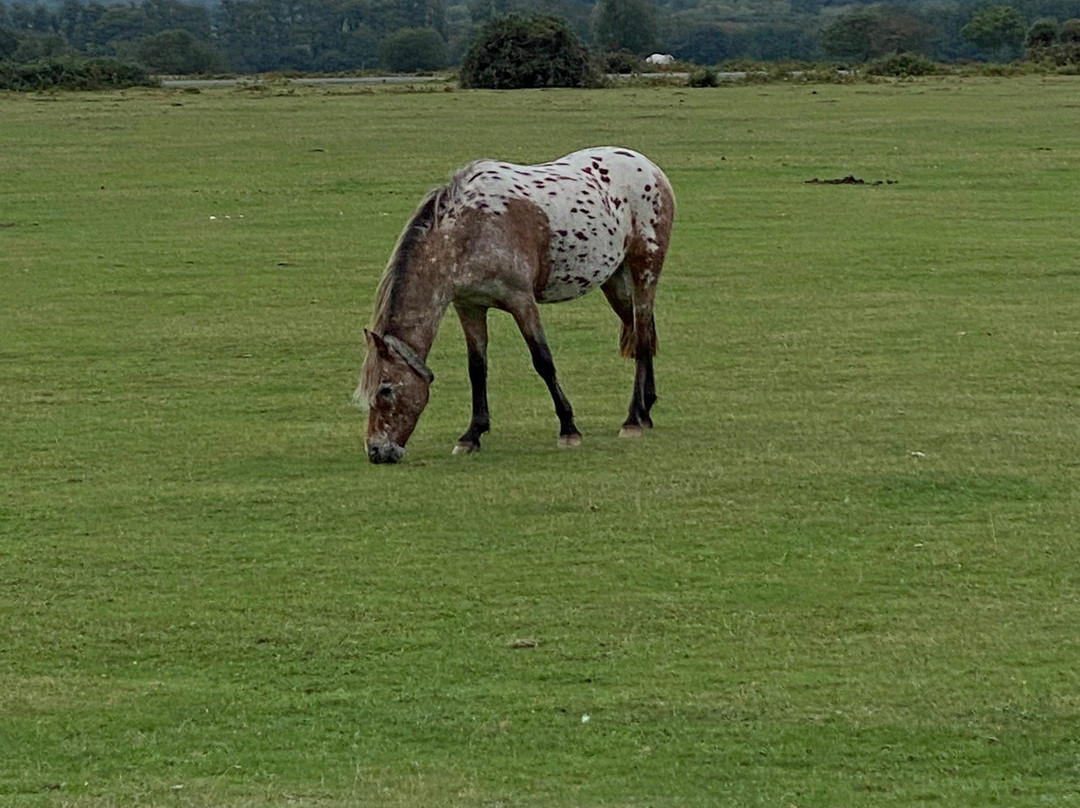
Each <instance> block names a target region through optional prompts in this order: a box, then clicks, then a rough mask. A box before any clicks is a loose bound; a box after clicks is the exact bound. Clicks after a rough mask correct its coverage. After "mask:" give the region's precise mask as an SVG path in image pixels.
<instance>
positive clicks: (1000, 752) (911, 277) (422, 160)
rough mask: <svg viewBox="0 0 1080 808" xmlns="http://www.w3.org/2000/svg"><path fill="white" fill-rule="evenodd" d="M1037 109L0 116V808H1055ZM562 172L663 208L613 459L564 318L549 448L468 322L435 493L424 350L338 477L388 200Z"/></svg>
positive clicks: (1058, 423)
mask: <svg viewBox="0 0 1080 808" xmlns="http://www.w3.org/2000/svg"><path fill="white" fill-rule="evenodd" d="M1077 89H1078V86H1077V80H1076V79H1066V78H1022V79H1011V80H993V79H975V80H959V79H941V80H936V79H935V80H923V81H919V82H912V83H898V84H893V83H884V84H878V85H865V84H863V85H850V86H836V85H820V86H810V85H797V84H793V85H785V84H770V85H752V86H739V87H729V88H723V89H717V90H696V91H695V90H679V89H671V88H667V89H663V88H661V89H649V88H641V89H624V90H610V91H602V92H577V91H565V92H563V91H552V92H527V93H503V94H497V93H482V92H468V93H465V92H453V93H449V92H447V93H444V92H420V93H401V92H376V93H370V92H359V93H353V92H347V91H341V90H335V91H333V92H317V91H297V92H295V93H294V92H291V91H290V90H289V88H288V87H281V88H278V89H276V90H272V91H260V92H254V91H250V90H238V91H213V92H203V93H198V94H196V93H184V92H169V91H163V90H150V91H130V92H125V93H115V94H92V95H82V94H79V95H76V94H70V95H69V94H61V95H55V96H51V95H50V96H29V97H28V96H13V95H5V96H0V143H2V144H3V148H2V149H0V225H2V226H0V280H2V288H0V406H2V408H3V417H0V448H2V452H0V804H2V805H12V806H31V808H38V807H44V806H49V807H50V808H51V807H52V806H73V808H91V807H92V808H101V807H102V806H132V805H149V806H159V805H160V806H181V808H186V807H187V806H237V807H240V806H244V807H247V806H252V807H254V806H279V805H301V806H354V805H373V806H374V805H377V806H391V807H392V808H393V807H396V806H402V807H405V806H409V807H410V808H411V807H413V806H468V807H471V806H486V807H488V808H494V807H495V806H506V807H507V808H509V807H510V806H545V807H546V806H552V807H553V808H554V807H556V806H560V807H561V806H634V807H635V808H644V807H645V806H652V807H654V808H669V807H670V808H676V806H678V807H679V808H681V807H682V806H703V807H704V806H753V805H762V806H780V807H781V808H787V807H788V806H798V808H811V807H812V806H822V808H837V807H839V806H845V807H846V806H867V808H871V807H872V808H877V807H878V806H916V805H920V806H921V805H941V806H950V807H951V806H973V807H974V806H979V807H980V808H981V807H982V806H987V805H993V804H1001V805H1010V806H1036V805H1038V806H1045V805H1053V806H1065V805H1080V729H1078V727H1080V673H1078V671H1080V633H1078V631H1077V626H1080V595H1078V593H1080V572H1078V570H1080V550H1078V548H1077V541H1076V540H1077V537H1078V535H1080V507H1078V506H1080V499H1078V494H1077V490H1078V487H1077V483H1078V481H1080V480H1078V477H1080V473H1078V472H1080V460H1078V458H1080V430H1078V428H1077V416H1078V410H1077V394H1078V391H1080V364H1078V360H1077V357H1078V355H1080V258H1078V256H1080V230H1078V229H1077V225H1076V200H1077V199H1078V193H1080V173H1078V172H1077V170H1076V168H1077V166H1078V165H1080V140H1078V139H1077V137H1076V125H1077V109H1078V105H1077V102H1076V99H1077ZM598 143H611V144H619V145H626V146H630V147H633V148H637V149H639V150H641V151H643V152H645V153H646V154H648V155H650V156H651V157H652V158H653V159H654V160H656V161H657V162H658V163H659V164H660V165H661V166H663V167H664V168H665V169H666V170H667V171H668V173H669V175H670V177H671V179H672V181H673V184H674V186H675V189H676V193H677V195H678V199H679V213H678V220H677V225H676V235H675V241H674V244H673V247H672V250H671V253H670V257H669V262H668V265H667V268H666V270H665V276H664V278H663V279H662V281H661V286H660V294H659V302H658V307H659V314H658V327H659V332H660V340H661V353H660V356H659V357H658V363H657V377H658V385H659V392H660V396H661V400H660V402H659V404H658V405H657V407H656V410H655V412H654V414H655V416H656V422H657V429H656V430H654V432H653V433H651V434H649V435H647V436H646V437H645V438H644V439H642V440H641V441H638V442H628V441H620V440H619V439H618V437H617V436H616V435H617V430H618V425H619V423H620V422H621V420H622V417H623V415H624V410H625V405H626V401H627V399H628V396H629V389H630V382H631V378H630V376H631V368H630V366H629V365H628V364H627V363H625V362H624V361H623V360H620V359H619V358H618V357H617V356H616V344H617V326H616V320H615V317H614V315H613V314H611V313H610V311H608V310H607V308H606V305H605V304H604V301H603V299H602V297H601V296H595V297H592V298H586V299H584V300H582V301H578V302H576V303H571V304H564V305H562V306H557V307H548V308H546V309H545V310H544V312H543V313H544V316H545V322H546V326H547V331H548V335H549V337H550V340H551V343H552V348H553V351H554V354H555V358H556V362H557V364H558V367H559V371H560V376H561V378H562V380H563V382H564V386H565V388H566V390H567V393H568V395H569V396H570V398H571V401H572V402H573V403H574V406H575V409H576V411H577V413H578V416H579V418H578V423H579V426H580V427H581V428H582V431H583V432H584V433H585V439H586V442H585V445H584V446H583V447H581V448H580V449H579V450H576V451H559V450H558V449H557V448H556V432H557V423H556V421H555V418H554V415H553V412H552V408H551V404H550V401H549V400H548V398H547V395H546V392H545V390H544V386H543V384H542V383H541V382H540V381H539V379H537V378H536V377H535V376H534V374H533V373H532V370H531V368H530V366H529V359H528V355H527V352H526V350H525V347H524V345H523V343H522V342H521V340H520V338H519V337H518V336H517V335H516V333H515V332H514V328H513V325H512V323H510V322H509V319H508V318H507V317H505V316H493V318H492V320H493V322H492V339H493V344H492V350H491V362H492V378H491V403H492V416H493V425H494V426H493V432H492V433H491V434H490V436H488V437H487V438H486V439H485V443H484V451H483V452H482V453H481V454H480V455H477V456H475V457H467V458H462V457H452V456H451V455H450V448H451V446H452V445H453V441H454V439H455V438H456V437H457V435H458V434H460V432H461V431H462V430H463V429H464V427H465V426H466V424H467V421H468V387H467V380H466V374H465V352H464V347H463V344H462V340H461V338H460V334H459V329H458V327H457V325H456V323H454V322H453V320H452V319H450V320H447V322H446V324H445V327H444V329H443V331H442V333H441V334H440V336H439V339H438V341H437V343H436V346H435V350H434V351H433V353H432V356H431V359H430V364H431V366H432V368H433V369H434V371H435V373H436V375H437V381H436V383H435V387H434V391H433V395H432V400H431V404H430V405H429V407H428V411H427V412H426V413H425V415H424V417H423V418H422V419H421V422H420V425H419V428H418V430H417V432H416V434H415V435H414V437H413V439H412V441H411V442H410V445H409V452H408V454H407V455H406V460H405V462H403V463H402V464H400V465H398V466H395V467H374V466H369V465H368V464H367V462H366V460H365V458H364V453H363V447H362V432H363V422H362V417H361V416H360V414H359V413H357V412H356V411H354V410H352V409H351V408H350V407H349V405H348V401H349V397H350V394H351V391H352V387H353V384H354V381H355V374H356V370H357V368H358V365H359V360H360V355H359V350H360V345H361V342H362V331H361V329H362V327H363V325H364V324H365V323H366V322H367V319H368V317H369V315H370V310H371V305H372V298H373V293H374V289H375V285H376V282H377V279H378V277H379V274H380V272H381V270H382V267H383V265H384V263H385V261H386V258H387V256H388V253H389V251H390V249H391V247H392V245H393V243H394V239H395V238H396V236H397V233H398V232H399V230H400V228H401V227H402V225H403V224H404V222H405V220H406V218H407V216H408V215H409V213H410V212H411V211H412V209H413V207H414V206H415V205H416V203H417V202H418V200H419V198H420V196H421V195H422V194H423V192H424V191H425V190H427V189H428V188H429V187H431V186H433V185H435V184H437V183H439V182H441V181H442V180H444V179H445V178H446V177H447V176H448V175H449V173H450V172H451V171H452V170H453V168H455V167H456V166H458V165H460V164H462V163H464V162H466V161H467V160H469V159H472V158H475V157H477V156H481V155H492V156H499V157H503V158H506V159H512V160H517V161H529V162H533V161H541V160H545V159H549V158H553V157H555V156H558V155H560V154H562V153H565V152H567V151H570V150H572V149H575V148H578V147H581V146H583V145H587V144H598ZM847 174H854V175H856V176H858V177H862V178H864V179H866V180H868V181H869V182H873V181H877V180H881V181H885V180H892V181H893V184H882V185H865V186H829V185H808V184H806V182H805V181H806V180H809V179H811V178H813V177H819V178H821V179H828V178H836V177H842V176H845V175H847ZM212 217H213V218H212ZM521 640H529V641H530V642H528V643H521V642H519V641H521ZM517 645H528V646H534V647H515V646H517ZM585 716H588V717H589V718H588V720H587V721H585V720H584V717H585Z"/></svg>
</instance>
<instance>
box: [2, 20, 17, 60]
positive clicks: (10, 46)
mask: <svg viewBox="0 0 1080 808" xmlns="http://www.w3.org/2000/svg"><path fill="white" fill-rule="evenodd" d="M18 47H19V38H18V37H17V36H15V32H14V31H11V30H9V29H8V28H5V27H3V26H0V59H7V58H8V57H9V56H11V54H13V53H14V52H15V50H16V49H17V48H18Z"/></svg>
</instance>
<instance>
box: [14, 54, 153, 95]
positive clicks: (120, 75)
mask: <svg viewBox="0 0 1080 808" xmlns="http://www.w3.org/2000/svg"><path fill="white" fill-rule="evenodd" d="M155 84H156V81H155V80H154V79H153V78H152V77H151V76H150V75H149V73H147V71H146V68H144V67H142V66H141V65H136V64H131V63H129V62H121V61H120V60H119V59H109V58H103V59H87V60H86V61H81V60H78V59H39V60H37V61H34V62H29V63H27V64H16V63H14V62H2V63H0V89H2V90H15V91H17V92H36V91H41V90H54V89H60V90H103V89H106V88H114V89H123V88H125V87H149V86H154V85H155Z"/></svg>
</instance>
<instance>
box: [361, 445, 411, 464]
mask: <svg viewBox="0 0 1080 808" xmlns="http://www.w3.org/2000/svg"><path fill="white" fill-rule="evenodd" d="M403 454H405V447H404V446H398V445H397V444H396V443H380V444H368V449H367V456H368V460H370V461H371V462H372V463H396V462H398V461H399V460H401V456H402V455H403Z"/></svg>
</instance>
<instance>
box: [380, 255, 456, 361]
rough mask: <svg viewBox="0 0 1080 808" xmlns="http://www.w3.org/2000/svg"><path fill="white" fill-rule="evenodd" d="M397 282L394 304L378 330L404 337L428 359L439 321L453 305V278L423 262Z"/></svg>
mask: <svg viewBox="0 0 1080 808" xmlns="http://www.w3.org/2000/svg"><path fill="white" fill-rule="evenodd" d="M417 266H419V267H421V269H414V271H411V272H405V273H402V274H401V276H399V277H398V278H397V279H396V281H395V289H394V292H393V298H394V305H393V306H391V307H389V308H388V310H387V311H385V312H384V316H383V317H382V318H381V319H382V322H379V323H376V330H378V331H379V333H382V334H384V335H385V334H389V335H391V336H395V337H397V338H398V339H401V340H404V341H405V342H406V343H407V344H408V345H409V346H411V347H412V348H413V349H414V350H415V351H416V352H417V353H418V354H419V355H420V358H421V359H427V355H428V351H430V350H431V345H432V343H434V342H435V335H436V333H438V330H439V323H441V322H442V319H443V315H445V314H446V309H447V307H449V305H450V299H451V285H450V280H449V278H448V277H447V276H446V275H445V274H444V273H442V272H440V271H439V267H438V266H437V265H433V264H429V263H426V262H425V263H423V264H418V265H417Z"/></svg>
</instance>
